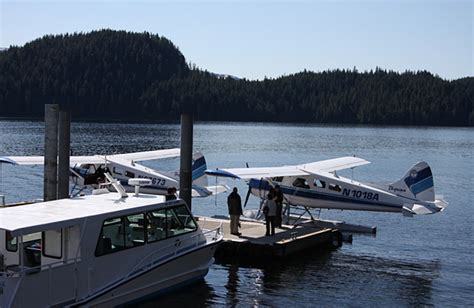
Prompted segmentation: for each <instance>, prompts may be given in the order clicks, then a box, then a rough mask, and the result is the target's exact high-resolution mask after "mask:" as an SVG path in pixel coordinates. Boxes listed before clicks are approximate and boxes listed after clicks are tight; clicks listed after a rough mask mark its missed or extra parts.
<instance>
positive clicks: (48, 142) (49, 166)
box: [43, 104, 59, 201]
mask: <svg viewBox="0 0 474 308" xmlns="http://www.w3.org/2000/svg"><path fill="white" fill-rule="evenodd" d="M58 114H59V106H58V105H57V104H46V105H44V125H45V128H44V179H43V183H44V187H43V188H44V189H43V199H44V200H45V201H49V200H56V199H57V186H58V178H57V175H58Z"/></svg>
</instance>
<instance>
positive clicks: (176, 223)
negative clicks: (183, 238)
mask: <svg viewBox="0 0 474 308" xmlns="http://www.w3.org/2000/svg"><path fill="white" fill-rule="evenodd" d="M168 215H169V216H170V224H169V225H168V226H169V230H168V236H173V235H178V234H183V233H188V232H193V231H195V230H196V229H197V227H196V223H195V222H194V219H193V217H192V216H191V214H190V213H189V211H188V208H187V207H186V206H185V205H184V204H183V205H181V206H178V207H174V208H171V209H168Z"/></svg>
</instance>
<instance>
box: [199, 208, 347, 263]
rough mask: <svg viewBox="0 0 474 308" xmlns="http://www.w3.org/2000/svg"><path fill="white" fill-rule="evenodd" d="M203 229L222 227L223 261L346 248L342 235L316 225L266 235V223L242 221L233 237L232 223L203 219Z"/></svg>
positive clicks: (218, 256) (220, 249) (218, 253)
mask: <svg viewBox="0 0 474 308" xmlns="http://www.w3.org/2000/svg"><path fill="white" fill-rule="evenodd" d="M198 219H199V220H198V223H199V225H200V226H201V228H203V229H212V228H216V227H218V226H219V225H220V224H222V228H223V232H224V241H223V243H222V244H220V245H219V247H218V248H217V250H216V253H215V256H214V257H215V258H216V260H217V261H219V262H238V263H255V262H260V261H263V260H271V259H276V258H285V257H287V256H289V255H292V254H295V253H298V252H301V251H304V250H307V249H312V248H313V249H319V248H325V249H327V248H330V249H331V248H337V247H340V246H341V245H342V233H341V232H340V231H339V230H337V229H335V228H327V227H320V226H317V225H315V224H313V223H302V224H299V225H297V226H290V225H284V226H282V228H276V229H275V235H273V236H265V232H266V226H265V224H264V223H263V222H258V221H257V222H253V221H245V220H244V221H241V222H240V224H241V228H240V230H239V231H240V232H241V235H240V236H236V235H232V234H230V220H229V219H225V218H210V217H199V218H198Z"/></svg>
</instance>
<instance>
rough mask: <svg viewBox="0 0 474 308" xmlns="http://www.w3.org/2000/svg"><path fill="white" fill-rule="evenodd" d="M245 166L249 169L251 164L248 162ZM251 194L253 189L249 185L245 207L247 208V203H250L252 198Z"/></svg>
mask: <svg viewBox="0 0 474 308" xmlns="http://www.w3.org/2000/svg"><path fill="white" fill-rule="evenodd" d="M245 165H246V166H247V168H249V163H248V162H246V163H245ZM251 193H252V189H251V188H250V185H249V190H248V191H247V196H245V202H244V207H246V206H247V202H248V201H249V197H250V194H251Z"/></svg>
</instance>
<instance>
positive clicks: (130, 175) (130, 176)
mask: <svg viewBox="0 0 474 308" xmlns="http://www.w3.org/2000/svg"><path fill="white" fill-rule="evenodd" d="M125 176H126V177H128V178H135V173H133V172H130V171H128V170H125Z"/></svg>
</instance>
